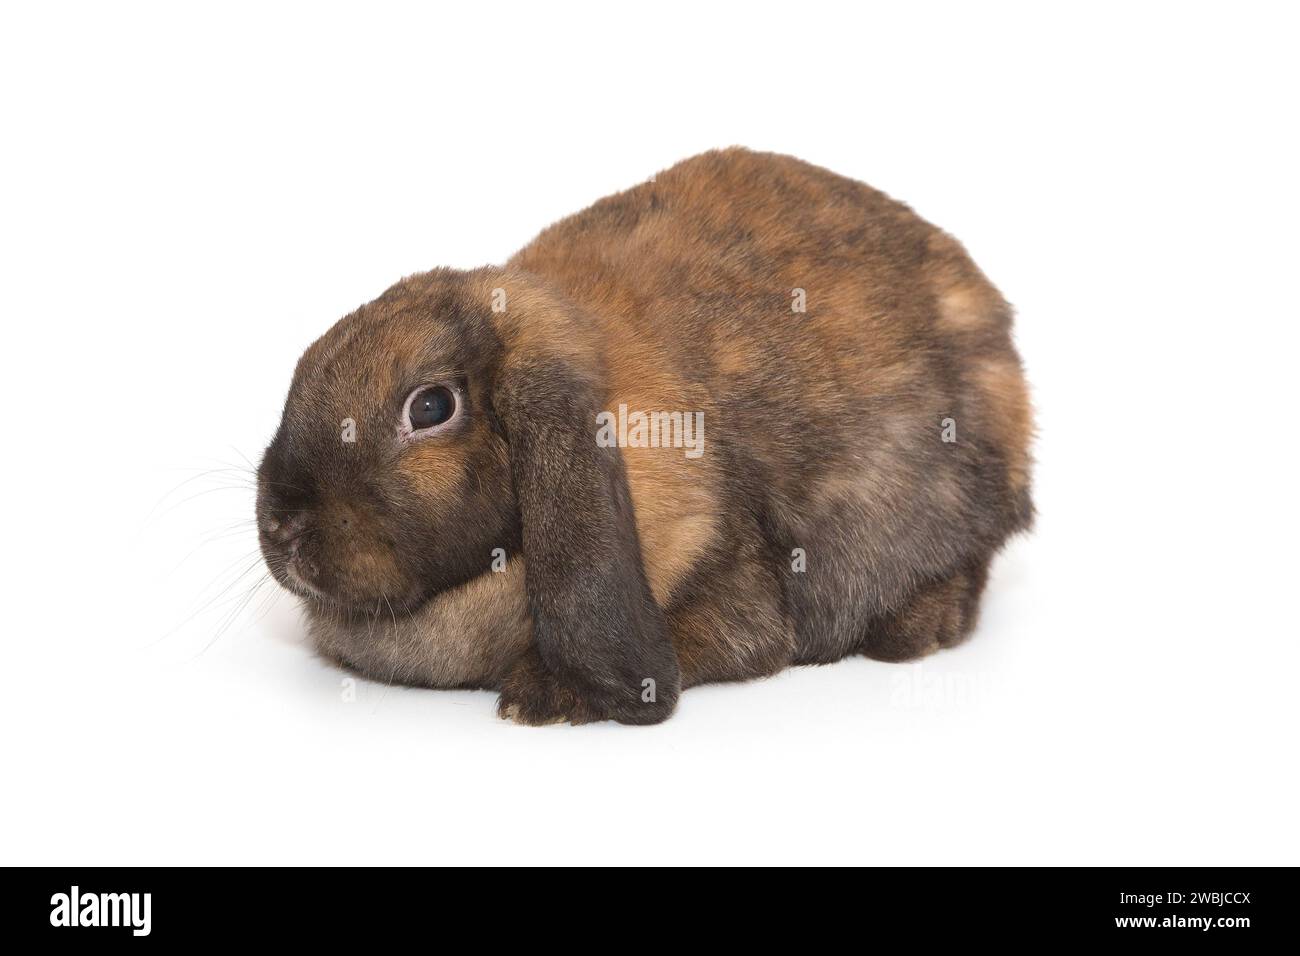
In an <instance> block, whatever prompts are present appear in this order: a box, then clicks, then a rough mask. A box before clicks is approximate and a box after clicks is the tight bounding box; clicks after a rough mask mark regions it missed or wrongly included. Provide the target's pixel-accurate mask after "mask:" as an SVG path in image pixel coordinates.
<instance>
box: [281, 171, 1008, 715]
mask: <svg viewBox="0 0 1300 956" xmlns="http://www.w3.org/2000/svg"><path fill="white" fill-rule="evenodd" d="M796 290H803V292H804V295H805V296H806V311H805V312H797V311H794V310H793V309H792V303H793V302H794V301H795V296H796V295H797V292H796ZM502 295H504V303H505V309H504V311H494V309H493V304H494V302H498V301H499V299H500V297H501V296H502ZM1010 327H1011V313H1010V309H1009V307H1008V306H1007V304H1006V302H1005V301H1004V300H1003V299H1002V297H1001V296H1000V295H999V294H998V292H997V291H996V290H995V289H994V288H993V286H992V285H990V284H989V283H988V281H987V280H986V279H985V278H984V277H983V275H982V274H981V273H980V272H979V270H978V269H977V268H976V267H975V266H974V264H973V263H972V262H971V261H970V259H969V258H968V257H967V256H966V254H965V252H964V250H963V249H962V248H961V246H960V245H959V244H958V243H957V242H956V241H955V240H954V239H952V238H951V237H949V236H947V235H946V234H944V233H942V232H940V231H939V230H937V229H935V228H934V227H933V226H931V225H929V224H928V223H926V222H924V221H923V220H921V219H920V218H919V217H917V216H916V215H915V214H913V213H912V212H911V211H910V210H908V209H907V208H906V207H905V206H903V205H901V204H899V203H897V202H894V201H893V200H891V199H889V198H888V197H886V196H884V195H883V194H881V193H879V192H876V191H875V190H872V189H870V188H869V187H866V186H864V185H862V184H860V183H856V182H853V181H851V180H848V179H845V178H843V177H840V176H837V175H835V174H833V173H830V172H828V171H826V170H823V169H818V168H816V167H813V166H810V165H807V164H805V163H802V162H800V161H798V160H795V159H791V158H788V157H780V156H772V155H766V154H757V153H752V152H748V151H746V150H740V149H732V150H726V151H722V152H714V153H707V154H704V155H702V156H698V157H695V158H693V159H690V160H687V161H685V162H683V163H681V164H679V165H678V166H675V167H673V168H672V169H670V170H668V171H666V172H663V173H661V174H659V175H658V176H657V177H656V178H655V179H654V180H653V181H652V182H648V183H644V184H642V185H640V186H637V187H635V188H634V189H631V190H628V191H627V192H624V193H620V194H618V195H615V196H611V197H608V198H606V199H603V200H601V201H600V202H598V203H596V204H595V205H593V206H592V207H591V208H589V209H587V210H585V211H584V212H581V213H578V214H577V215H575V216H572V217H570V218H568V219H566V220H564V221H562V222H560V223H557V224H556V225H554V226H552V227H550V228H549V229H547V230H545V231H544V232H543V233H542V234H541V235H540V236H539V237H538V238H537V239H536V240H535V241H534V242H533V243H531V244H530V245H529V246H527V247H526V248H525V249H523V250H522V251H521V252H520V253H518V254H517V255H516V256H515V257H514V258H513V259H511V260H510V262H509V263H507V264H506V266H505V268H503V269H494V268H488V269H480V270H475V271H473V272H469V273H463V272H452V271H448V270H440V271H435V272H432V273H426V274H424V275H421V276H414V277H411V278H409V279H406V280H403V281H402V282H401V283H399V284H398V285H396V286H394V287H393V288H392V289H390V290H389V291H388V292H386V293H385V294H384V295H383V296H382V297H381V298H380V299H378V300H376V301H375V302H373V303H371V304H369V305H367V306H365V307H363V308H362V309H361V310H359V311H358V312H356V313H354V314H353V315H351V316H349V317H347V318H345V319H344V320H342V321H341V322H340V323H339V324H338V325H336V326H335V328H334V329H332V330H331V331H330V333H328V334H327V335H326V336H325V337H324V338H323V339H321V341H319V342H317V343H316V344H315V345H313V346H312V348H311V349H309V350H308V352H307V353H306V355H305V356H304V357H303V360H302V362H301V363H300V365H299V369H298V373H297V375H296V376H295V380H294V385H293V388H292V389H291V394H290V398H289V401H288V403H287V404H286V409H285V420H284V424H283V425H282V426H281V431H280V433H279V434H278V435H277V438H276V440H275V441H274V442H273V443H272V445H271V448H270V449H268V453H267V458H266V460H265V462H264V464H263V468H262V472H261V478H262V495H261V499H260V501H259V513H260V516H261V519H262V524H263V528H264V534H263V543H264V547H265V549H266V551H267V557H268V563H269V564H270V565H271V567H272V569H273V571H276V572H277V576H278V577H279V578H280V580H281V581H282V582H284V583H286V585H287V586H289V587H291V588H293V589H295V590H296V591H298V593H301V594H303V595H304V597H305V598H306V601H307V605H308V609H309V611H311V612H312V619H313V633H314V634H315V635H316V638H317V641H318V644H319V645H320V647H321V648H322V650H323V651H324V652H326V653H327V654H329V655H330V656H333V657H335V658H338V659H340V660H343V661H346V662H348V663H349V664H351V665H352V666H354V667H356V668H358V669H360V670H362V671H363V672H365V673H370V674H374V675H375V676H379V677H384V678H386V679H391V680H400V681H404V682H410V683H419V684H426V685H430V686H461V685H479V686H491V687H500V688H501V689H502V699H501V708H502V713H503V715H506V716H510V717H513V718H515V719H518V720H521V721H524V722H528V723H544V722H550V721H552V720H560V719H572V720H575V721H581V720H591V719H600V718H606V717H612V718H614V719H618V720H623V721H627V722H651V721H655V720H661V719H663V718H664V717H666V716H667V715H668V713H670V712H671V710H672V708H673V706H674V705H675V702H676V697H677V693H678V689H679V688H681V687H688V686H691V685H692V684H697V683H701V682H705V681H717V680H734V679H743V678H747V677H755V676H761V675H765V674H771V673H774V672H775V671H777V670H780V669H781V668H783V667H785V666H788V665H790V664H793V663H818V662H827V661H832V660H836V659H838V658H840V657H843V656H844V655H846V654H850V653H855V652H856V653H864V654H868V655H870V656H874V657H879V658H882V659H889V660H897V659H905V658H908V657H914V656H916V655H919V654H922V653H927V652H929V651H931V650H933V649H935V648H937V647H944V646H950V645H951V644H953V643H955V642H957V641H958V640H960V639H961V637H963V636H964V635H965V634H967V633H969V631H970V629H971V628H972V627H973V624H974V620H975V614H976V610H977V608H978V601H979V596H980V593H981V592H982V590H983V587H984V582H985V580H986V577H987V569H988V563H989V560H990V558H991V556H992V554H993V553H994V552H995V551H996V550H997V549H998V548H999V547H1000V546H1001V544H1002V543H1003V541H1004V540H1005V539H1006V537H1007V536H1008V535H1009V534H1010V533H1012V532H1014V531H1016V530H1019V529H1021V528H1024V527H1026V526H1027V525H1028V523H1029V520H1030V517H1031V514H1032V506H1031V504H1030V500H1029V491H1028V486H1029V470H1030V461H1029V441H1030V435H1031V431H1032V422H1031V414H1030V408H1029V403H1028V397H1027V391H1026V387H1025V383H1024V380H1023V376H1022V374H1021V370H1020V363H1019V359H1018V357H1017V355H1016V353H1015V350H1014V348H1013V346H1012V343H1011V338H1010ZM453 380H455V381H463V382H464V387H465V389H466V392H465V394H466V404H467V406H468V408H469V411H468V412H467V413H466V418H465V420H464V421H463V422H461V423H459V425H458V427H457V429H456V430H455V431H454V433H452V434H450V435H446V436H442V435H440V436H438V437H436V438H431V439H428V440H425V441H422V442H413V443H409V444H402V443H400V442H398V441H397V440H396V439H395V437H394V435H395V431H396V427H397V419H398V417H399V415H398V412H399V411H400V407H401V402H402V401H403V400H404V398H405V396H406V394H408V393H409V391H410V390H411V389H412V388H414V387H416V386H419V385H422V384H431V383H440V382H443V381H447V382H450V381H453ZM620 404H624V405H626V406H627V407H628V409H629V410H635V411H642V412H656V411H658V412H668V413H672V412H680V413H686V414H691V413H694V412H702V413H703V415H704V423H705V433H704V452H703V454H702V455H701V456H700V457H698V458H687V457H686V456H685V455H684V453H683V450H682V449H681V448H672V447H669V448H635V447H626V448H619V449H598V448H597V447H596V443H595V431H596V423H595V415H596V413H598V412H600V411H610V412H613V411H615V410H616V409H618V407H619V405H620ZM343 418H351V419H354V420H355V421H356V422H357V423H358V432H359V438H360V437H361V436H364V438H363V439H361V440H359V441H358V442H357V443H356V445H355V446H352V447H348V446H345V445H343V444H342V443H340V442H339V441H338V437H337V434H336V432H337V423H338V422H339V421H340V420H341V419H343ZM946 420H951V421H952V423H953V424H954V425H955V428H956V437H957V440H956V441H955V442H946V441H943V440H942V437H941V436H942V433H943V428H944V423H945V421H946ZM295 488H296V489H298V490H297V491H294V490H292V489H295ZM296 513H301V514H305V515H307V516H308V517H307V518H306V519H294V517H293V516H294V514H296ZM345 520H347V523H346V524H344V523H343V522H344V521H345ZM268 528H269V529H271V530H267V529H268ZM304 529H305V530H304ZM494 548H500V549H502V550H503V551H504V552H506V553H508V554H509V556H510V560H509V564H508V566H507V568H506V570H505V571H502V572H498V571H493V570H490V568H489V564H490V561H491V556H492V551H493V549H494ZM796 549H799V550H801V551H802V553H803V555H804V557H805V560H806V568H805V569H796V567H795V566H794V565H795V562H794V553H795V551H796ZM290 561H292V562H293V563H294V567H295V568H296V569H297V572H296V576H290V575H287V574H286V573H285V570H284V569H285V567H286V566H287V565H288V563H289V562H290ZM304 569H306V570H305V571H304ZM305 573H307V574H308V577H306V578H305V577H304V574H305ZM310 575H314V577H310ZM304 580H306V581H307V582H308V583H306V584H304ZM384 603H387V604H388V605H389V607H388V608H381V607H380V605H381V604H384ZM381 612H382V613H381ZM647 679H650V680H653V681H654V682H655V685H656V696H655V699H654V700H646V699H644V698H645V697H646V694H645V692H644V687H645V682H646V680H647Z"/></svg>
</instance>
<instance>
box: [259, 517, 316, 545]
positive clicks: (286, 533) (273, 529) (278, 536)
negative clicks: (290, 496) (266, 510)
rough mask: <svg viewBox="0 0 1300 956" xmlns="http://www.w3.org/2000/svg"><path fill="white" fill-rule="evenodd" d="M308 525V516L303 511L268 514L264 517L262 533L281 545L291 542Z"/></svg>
mask: <svg viewBox="0 0 1300 956" xmlns="http://www.w3.org/2000/svg"><path fill="white" fill-rule="evenodd" d="M306 527H307V516H306V515H305V514H303V513H301V512H299V513H298V514H292V515H284V516H281V517H276V516H275V515H267V516H266V517H265V518H263V519H262V533H263V534H265V535H266V536H267V537H268V538H270V539H271V541H273V542H274V543H275V544H277V545H279V546H280V547H284V546H285V545H288V544H289V543H291V542H292V541H293V540H294V539H295V538H297V537H298V536H299V535H301V534H302V532H303V529H304V528H306Z"/></svg>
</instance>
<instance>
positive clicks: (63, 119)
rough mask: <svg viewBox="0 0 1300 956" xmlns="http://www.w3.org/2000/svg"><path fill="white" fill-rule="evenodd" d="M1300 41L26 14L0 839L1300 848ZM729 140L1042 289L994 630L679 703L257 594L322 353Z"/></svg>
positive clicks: (634, 23)
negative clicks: (639, 722) (263, 464)
mask: <svg viewBox="0 0 1300 956" xmlns="http://www.w3.org/2000/svg"><path fill="white" fill-rule="evenodd" d="M1291 18H1292V14H1291V12H1290V11H1289V10H1287V8H1286V7H1285V6H1284V5H1282V4H1278V5H1276V6H1264V5H1253V4H1241V3H1232V4H1228V3H1225V4H1222V5H1219V6H1217V7H1216V6H1202V5H1197V4H1183V3H1179V4H1169V5H1154V4H1142V5H1137V4H1120V5H1109V4H1097V3H1088V4H1080V5H1078V6H1077V7H1076V8H1075V9H1074V10H1073V11H1069V10H1066V9H1065V8H1062V7H1059V6H1057V5H1046V4H1036V3H1033V4H1024V5H1014V6H1007V5H989V4H978V5H972V4H960V5H952V6H947V5H944V6H921V5H917V4H906V5H903V4H899V5H898V6H896V7H891V8H877V9H867V8H865V7H864V6H863V5H859V4H832V5H824V6H823V5H819V4H815V3H809V2H804V0H801V2H799V3H791V4H788V5H784V6H781V5H777V6H768V5H763V4H758V3H752V2H751V3H744V4H740V5H737V6H735V7H732V8H730V9H724V8H720V7H719V8H715V7H714V6H712V5H709V4H704V3H689V4H683V5H671V4H670V5H665V4H652V5H644V4H642V5H636V6H627V7H624V5H619V4H609V3H601V4H595V5H593V6H591V7H586V8H569V9H567V10H561V9H559V8H548V5H543V4H520V5H514V4H503V3H494V4H430V5H427V7H426V8H425V9H423V10H417V9H414V8H410V9H408V8H402V7H390V6H386V5H382V4H374V3H368V4H358V5H356V7H355V8H354V9H352V10H345V9H340V8H335V7H331V6H325V5H320V4H311V5H303V6H285V5H278V4H260V3H259V4H247V5H244V4H220V5H217V4H212V5H208V6H207V7H206V10H200V9H197V8H187V9H182V8H181V7H180V6H178V5H169V4H157V5H141V4H127V5H111V6H109V5H90V4H87V5H84V6H69V5H57V6H56V5H41V6H38V5H36V4H22V5H17V4H9V5H6V6H5V8H4V13H3V14H2V15H0V97H2V103H3V118H2V126H0V139H2V148H0V170H2V175H0V190H3V195H2V197H0V198H2V200H3V203H2V208H0V242H2V244H3V245H2V247H0V308H2V309H3V333H2V334H3V342H4V347H3V353H4V374H3V382H2V383H0V388H2V389H3V409H4V421H5V432H4V434H5V440H4V444H3V448H4V469H3V477H2V478H0V481H3V484H4V489H3V490H4V497H3V501H4V505H5V509H4V515H3V529H4V530H3V538H4V548H3V552H2V553H3V558H2V560H3V561H4V589H5V591H4V616H3V623H2V624H0V631H2V632H3V641H4V644H3V650H4V653H3V657H0V667H2V668H3V683H2V685H0V687H2V688H3V692H2V693H0V720H2V723H0V734H2V735H3V755H2V756H3V775H4V786H3V788H2V789H0V804H2V809H3V812H2V814H0V821H2V826H3V839H2V840H0V854H2V855H3V862H5V863H41V864H119V863H120V864H127V863H160V864H165V863H247V862H256V863H263V862H268V863H269V862H276V863H293V862H306V863H349V862H384V863H393V862H407V863H450V862H459V863H500V862H531V863H570V862H600V863H634V862H651V863H668V862H689V863H696V862H736V863H763V862H844V863H848V862H860V863H904V864H924V863H1052V864H1058V863H1059V864H1065V863H1082V864H1103V863H1106V864H1133V863H1149V864H1156V863H1159V864H1191V863H1205V864H1227V863H1238V864H1261V863H1274V864H1276V863H1290V864H1295V863H1297V862H1300V859H1298V856H1300V854H1298V853H1297V851H1298V850H1300V838H1298V837H1297V828H1296V817H1295V807H1296V804H1297V793H1296V790H1297V786H1296V784H1297V768H1296V753H1295V751H1296V746H1295V732H1296V726H1297V721H1296V681H1297V664H1300V640H1298V638H1300V634H1298V633H1297V626H1296V618H1295V594H1296V582H1295V572H1296V565H1297V560H1296V551H1295V548H1296V542H1297V540H1300V537H1298V536H1297V530H1298V529H1297V527H1296V525H1297V521H1296V504H1295V501H1296V498H1295V484H1296V479H1295V459H1296V442H1297V438H1296V420H1295V419H1296V407H1295V397H1296V388H1295V384H1294V383H1295V359H1296V346H1297V344H1298V343H1297V339H1298V337H1300V336H1298V335H1297V331H1296V329H1297V325H1296V323H1297V301H1298V300H1300V284H1298V283H1297V271H1296V260H1297V240H1296V235H1297V233H1296V227H1297V223H1298V222H1300V203H1298V202H1297V186H1296V182H1297V177H1296V170H1297V169H1298V168H1300V156H1298V155H1297V149H1296V142H1295V135H1296V134H1295V130H1296V121H1295V120H1296V117H1295V97H1296V92H1297V70H1296V67H1295V49H1294V40H1295V36H1296V30H1295V27H1296V24H1295V22H1293V21H1292V19H1291ZM733 143H739V144H744V145H748V146H752V147H755V148H760V149H771V150H777V151H781V152H788V153H793V154H796V155H798V156H801V157H803V158H805V159H808V160H811V161H813V162H816V163H818V164H821V165H824V166H828V167H830V168H831V169H834V170H836V171H837V172H840V173H843V174H846V175H849V176H852V177H855V178H858V179H862V180H865V181H867V182H870V183H871V184H873V185H875V186H877V187H879V188H881V189H884V190H886V191H887V192H889V193H891V194H892V195H894V196H897V197H898V198H901V199H903V200H905V201H907V202H909V203H910V204H912V205H913V206H914V207H915V208H916V209H917V210H918V211H919V212H920V213H921V214H922V215H924V216H925V217H927V218H929V219H930V220H932V221H934V222H936V223H938V224H939V225H941V226H943V227H944V228H946V229H948V230H949V231H951V232H953V233H954V234H955V235H957V236H958V237H959V238H960V239H961V240H962V241H963V242H965V243H966V244H967V246H968V248H969V249H970V251H971V253H972V254H973V255H974V257H975V258H976V260H977V261H978V262H979V263H980V265H981V266H982V267H983V268H984V269H985V271H986V272H987V273H988V274H989V275H990V276H991V277H992V279H993V280H994V282H995V283H997V284H998V285H999V286H1000V287H1001V288H1002V290H1003V291H1004V292H1005V294H1006V295H1007V296H1008V298H1010V299H1011V300H1012V301H1013V302H1014V303H1015V305H1016V307H1017V310H1018V332H1017V339H1018V343H1019V345H1020V347H1021V350H1022V352H1023V354H1024V357H1025V360H1026V364H1027V368H1028V370H1029V375H1030V378H1031V381H1032V385H1033V388H1034V395H1035V401H1036V404H1037V407H1038V417H1039V427H1040V431H1041V437H1040V440H1039V442H1038V446H1037V457H1038V460H1039V465H1038V469H1037V479H1036V481H1037V501H1038V506H1039V511H1040V519H1039V522H1038V526H1037V530H1036V531H1035V533H1034V534H1033V535H1032V536H1030V537H1026V538H1022V539H1020V540H1017V541H1015V542H1014V543H1013V544H1012V545H1011V546H1010V547H1009V548H1008V549H1007V551H1006V552H1005V553H1004V555H1003V556H1002V557H1001V558H1000V560H999V561H998V562H997V563H996V565H995V572H994V576H993V579H992V581H991V584H990V587H989V591H988V595H987V598H986V602H985V607H984V614H983V620H982V623H981V626H980V627H979V629H978V631H977V633H976V634H975V635H974V637H973V638H972V639H971V640H970V641H969V642H968V643H967V644H965V645H964V646H962V647H961V648H959V649H956V650H952V651H948V652H944V653H941V654H939V655H937V656H934V657H931V658H929V659H927V660H926V661H925V662H924V663H922V664H919V665H888V664H883V663H875V662H871V661H867V660H864V659H856V660H849V661H845V662H843V663H840V664H837V665H834V666H830V667H824V668H817V669H801V670H795V671H790V672H787V673H784V674H782V675H780V676H778V677H776V678H773V679H771V680H767V681H763V682H761V683H756V684H751V685H729V686H718V687H708V688H702V689H697V690H692V691H690V692H688V693H687V694H686V695H685V697H684V698H683V700H682V703H681V706H680V708H679V710H678V713H677V715H676V716H675V717H673V719H672V720H670V721H669V722H668V723H667V724H664V725H662V726H659V727H654V728H641V729H637V728H623V727H618V726H613V725H600V726H587V727H581V728H564V727H552V728H543V729H531V728H521V727H516V726H513V725H509V724H506V723H503V722H501V721H499V720H497V719H496V718H495V716H494V713H493V703H494V698H493V696H492V695H491V694H489V693H486V692H455V693H451V692H436V691H422V690H406V689H400V688H390V689H387V690H385V689H384V688H382V687H380V686H378V685H373V684H368V683H365V682H362V683H360V684H359V686H358V688H357V699H356V701H355V702H352V703H345V702H344V701H343V700H342V695H341V687H340V680H341V676H342V675H341V674H340V673H339V672H337V671H335V670H334V669H332V668H330V667H329V666H326V665H325V664H323V663H322V662H320V661H318V660H317V659H316V658H314V656H313V655H312V653H311V651H310V649H309V648H308V647H307V646H306V645H305V644H304V642H303V639H302V631H301V626H300V623H299V621H298V618H297V613H296V610H295V608H294V607H293V601H292V599H291V598H290V597H289V596H288V595H285V594H281V595H279V596H278V597H277V596H275V593H274V590H273V586H272V585H270V584H265V585H263V586H262V587H261V589H260V590H257V591H253V592H251V595H250V588H251V587H252V586H254V585H256V584H257V582H258V581H259V580H260V578H261V574H262V569H261V567H260V566H259V565H258V562H257V559H256V552H255V550H254V549H255V546H256V545H255V539H254V536H253V529H252V525H251V521H250V518H251V514H252V505H251V492H250V489H249V472H248V468H249V466H248V460H253V461H255V460H256V459H257V457H258V455H259V454H260V452H261V448H262V446H263V445H264V443H265V441H266V440H267V439H268V438H269V437H270V435H271V433H272V430H273V429H274V427H275V424H276V422H277V420H278V416H279V411H280V406H281V402H282V401H283V397H284V393H285V390H286V388H287V386H288V382H289V376H290V373H291V371H292V368H293V363H294V361H295V359H296V357H297V355H298V354H299V352H300V351H301V350H302V349H303V348H304V347H305V346H306V345H308V344H309V343H310V342H311V341H312V339H314V338H315V337H316V336H317V335H319V334H320V333H322V332H323V331H324V330H325V329H326V328H327V327H328V326H329V325H330V324H331V323H332V322H333V321H334V320H335V319H336V318H338V317H339V316H341V315H343V314H344V313H346V312H348V311H350V310H351V309H353V308H354V307H355V306H357V305H358V304H360V303H361V302H363V301H366V300H368V299H370V298H373V297H374V296H375V295H377V294H378V293H379V292H381V291H382V290H383V289H384V288H385V287H386V286H387V285H388V284H389V283H391V282H392V281H394V280H396V279H397V278H399V277H401V276H402V275H405V274H408V273H411V272H416V271H421V270H423V269H426V268H430V267H432V266H434V265H440V264H446V265H453V266H464V267H468V266H474V265H478V264H482V263H485V262H500V261H502V260H504V259H505V258H506V257H507V256H508V255H509V254H510V253H511V252H512V251H513V250H515V249H516V248H518V247H519V246H521V245H523V244H524V243H526V242H527V241H528V240H529V239H530V238H531V237H532V236H533V235H534V234H535V233H536V232H537V231H538V230H539V229H540V228H541V227H543V226H545V225H546V224H548V223H550V222H552V221H553V220H555V219H557V218H559V217H561V216H563V215H565V214H567V213H570V212H574V211H577V210H578V209H580V208H582V207H584V206H585V205H587V204H588V203H589V202H591V201H593V200H595V199H596V198H598V197H600V196H602V195H605V194H607V193H609V192H612V191H615V190H617V189H621V188H624V187H627V186H629V185H632V184H634V183H636V182H637V181H639V180H641V179H644V178H646V177H647V176H649V175H650V174H652V173H654V172H655V171H656V170H659V169H661V168H663V167H665V166H667V165H670V164H671V163H673V162H675V161H677V160H679V159H682V158H684V157H686V156H689V155H691V154H693V153H696V152H699V151H701V150H704V149H707V148H710V147H714V146H723V145H728V144H733ZM792 413H794V412H793V411H792ZM211 469H216V470H211ZM223 535H224V536H223ZM244 570H247V572H248V573H247V574H245V575H243V576H240V572H241V571H244ZM246 598H247V599H248V600H247V604H246V605H245V604H244V603H243V602H244V601H245V599H246ZM208 602H211V603H208Z"/></svg>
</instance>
